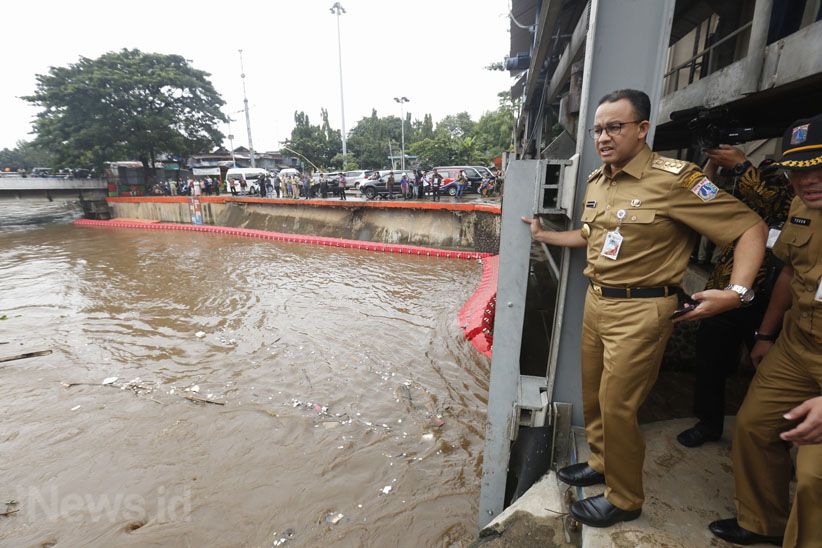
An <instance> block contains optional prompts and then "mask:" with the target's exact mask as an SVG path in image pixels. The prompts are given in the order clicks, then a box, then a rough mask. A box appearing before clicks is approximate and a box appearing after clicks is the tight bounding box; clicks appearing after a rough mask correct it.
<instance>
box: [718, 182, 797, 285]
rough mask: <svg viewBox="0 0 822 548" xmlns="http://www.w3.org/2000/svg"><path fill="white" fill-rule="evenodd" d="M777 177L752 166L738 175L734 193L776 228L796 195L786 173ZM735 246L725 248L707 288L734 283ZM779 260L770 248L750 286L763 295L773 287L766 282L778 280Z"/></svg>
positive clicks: (782, 220) (783, 218)
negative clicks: (785, 175)
mask: <svg viewBox="0 0 822 548" xmlns="http://www.w3.org/2000/svg"><path fill="white" fill-rule="evenodd" d="M774 177H775V179H770V178H769V177H765V176H764V175H762V173H761V171H760V170H759V169H757V168H755V167H753V166H751V167H749V168H748V169H747V170H746V171H745V173H743V174H742V175H741V176H740V177H739V178H738V180H737V182H736V185H735V190H734V195H735V196H737V197H738V198H739V199H740V200H742V202H743V203H744V204H746V205H747V206H748V207H750V208H751V209H753V210H754V211H755V212H756V213H757V214H758V215H759V216H760V217H762V220H764V221H765V224H767V225H768V226H769V227H774V228H776V227H781V226H782V224H783V223H784V222H785V218H786V217H787V215H788V209H789V208H790V206H791V199H792V198H793V195H794V194H793V189H792V188H791V186H790V185H789V184H788V182H787V180H785V178H784V176H783V175H781V174H778V175H774ZM735 249H736V246H735V245H734V244H731V245H728V246H725V247H724V248H722V250H721V251H720V255H719V258H718V259H717V261H716V265H715V266H714V269H713V272H711V276H710V278H708V283H707V285H706V286H705V288H706V289H722V288H725V287H727V286H728V284H729V283H731V272H732V271H733V263H734V250H735ZM777 263H778V261H776V260H775V258H774V256H773V253H771V251H770V250H767V251H766V252H765V259H764V260H763V261H762V266H761V267H760V268H759V271H758V272H757V273H756V279H755V280H754V283H753V286H751V289H753V290H754V291H755V292H756V293H757V295H760V294H761V293H762V292H763V290H767V291H769V290H770V288H769V287H767V285H768V282H773V281H775V280H773V279H771V278H772V274H773V273H774V268H775V267H776V264H777Z"/></svg>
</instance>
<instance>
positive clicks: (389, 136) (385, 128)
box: [348, 110, 408, 169]
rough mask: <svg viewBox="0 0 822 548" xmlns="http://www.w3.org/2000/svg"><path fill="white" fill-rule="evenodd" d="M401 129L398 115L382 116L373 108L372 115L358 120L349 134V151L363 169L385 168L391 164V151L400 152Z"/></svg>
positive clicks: (395, 153)
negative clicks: (389, 158)
mask: <svg viewBox="0 0 822 548" xmlns="http://www.w3.org/2000/svg"><path fill="white" fill-rule="evenodd" d="M406 129H408V128H406ZM400 130H401V128H400V119H399V118H398V117H397V116H387V117H385V118H380V117H379V116H377V111H376V110H372V111H371V116H367V117H365V118H362V119H361V120H360V121H359V122H357V125H355V126H354V127H353V128H352V130H351V133H350V134H349V135H348V149H349V152H350V153H351V154H353V155H354V157H355V158H356V161H357V163H358V164H359V165H360V166H361V167H362V168H363V169H380V168H383V167H385V166H386V165H389V164H390V162H389V160H388V156H389V155H390V153H392V152H393V153H394V155H398V154H399V151H400V137H401V135H400V133H401V131H400ZM389 143H390V144H389ZM406 149H408V146H406Z"/></svg>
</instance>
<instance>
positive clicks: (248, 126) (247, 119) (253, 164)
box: [237, 50, 257, 167]
mask: <svg viewBox="0 0 822 548" xmlns="http://www.w3.org/2000/svg"><path fill="white" fill-rule="evenodd" d="M237 51H239V52H240V78H241V79H242V80H243V104H244V105H245V128H246V130H248V149H249V153H250V155H251V167H257V163H256V162H255V161H254V143H253V142H252V141H251V117H250V116H249V114H248V96H247V95H246V92H245V68H244V67H243V50H237Z"/></svg>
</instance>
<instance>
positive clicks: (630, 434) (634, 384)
mask: <svg viewBox="0 0 822 548" xmlns="http://www.w3.org/2000/svg"><path fill="white" fill-rule="evenodd" d="M676 306H677V298H676V296H669V297H659V298H651V299H612V298H606V297H603V296H602V295H600V294H598V293H597V292H596V290H594V289H593V288H591V287H589V288H588V294H587V295H586V297H585V314H584V316H583V320H582V407H583V415H584V417H585V431H586V434H587V437H588V445H589V446H590V448H591V457H590V458H589V459H588V464H589V466H591V468H593V469H594V470H596V471H598V472H602V473H604V474H605V482H606V489H605V497H606V498H607V499H608V501H609V502H610V503H611V504H613V505H614V506H617V507H619V508H621V509H623V510H636V509H638V508H640V507H642V502H643V501H644V498H645V497H644V493H643V490H642V465H643V462H644V460H645V440H644V438H643V437H642V433H641V432H640V429H639V423H638V422H637V411H638V409H639V406H640V405H642V402H643V401H645V398H646V397H647V396H648V392H650V391H651V388H652V387H653V385H654V383H655V382H656V378H657V375H658V373H659V365H660V363H661V362H662V354H663V352H664V351H665V345H666V343H667V342H668V338H669V337H670V336H671V332H672V331H673V324H672V323H671V320H670V319H669V318H670V316H671V314H672V313H673V311H674V310H675V309H676Z"/></svg>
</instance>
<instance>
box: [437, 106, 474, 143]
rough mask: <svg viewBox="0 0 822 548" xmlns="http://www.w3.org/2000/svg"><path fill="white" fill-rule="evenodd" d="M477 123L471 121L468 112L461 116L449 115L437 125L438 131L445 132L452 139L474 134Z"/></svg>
mask: <svg viewBox="0 0 822 548" xmlns="http://www.w3.org/2000/svg"><path fill="white" fill-rule="evenodd" d="M475 125H476V122H474V121H473V120H471V115H470V114H468V113H467V112H460V113H459V114H449V115H448V116H446V117H445V118H443V119H442V120H440V123H438V124H437V131H445V132H447V133H448V134H449V135H450V136H451V137H454V138H461V137H467V136H469V135H471V134H472V133H473V132H474V126H475Z"/></svg>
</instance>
